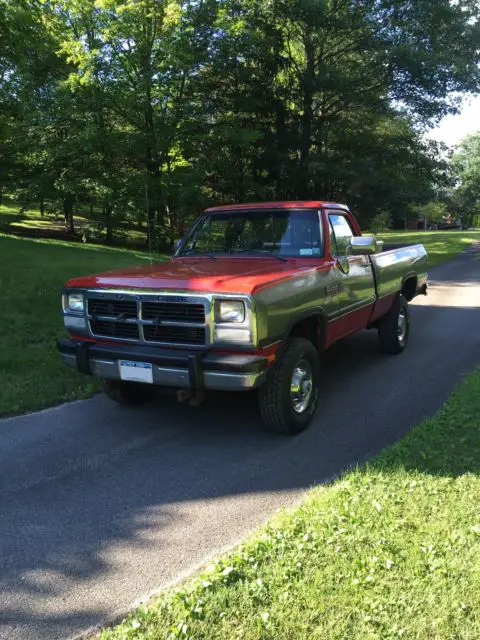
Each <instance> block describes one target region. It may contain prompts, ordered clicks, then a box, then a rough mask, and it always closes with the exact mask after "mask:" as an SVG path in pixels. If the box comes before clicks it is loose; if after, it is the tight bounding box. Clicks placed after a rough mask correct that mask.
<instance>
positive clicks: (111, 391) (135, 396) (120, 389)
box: [103, 380, 153, 406]
mask: <svg viewBox="0 0 480 640" xmlns="http://www.w3.org/2000/svg"><path fill="white" fill-rule="evenodd" d="M103 391H104V393H105V395H106V396H107V398H109V399H110V400H112V402H116V403H117V404H120V405H123V406H138V405H140V404H143V403H144V402H148V401H149V400H150V399H151V398H152V396H153V392H152V389H151V387H149V386H147V385H145V384H142V383H140V382H138V383H137V382H120V381H116V380H104V381H103Z"/></svg>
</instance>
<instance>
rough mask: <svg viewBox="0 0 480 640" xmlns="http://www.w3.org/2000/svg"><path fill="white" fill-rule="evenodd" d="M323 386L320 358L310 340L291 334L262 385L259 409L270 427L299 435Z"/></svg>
mask: <svg viewBox="0 0 480 640" xmlns="http://www.w3.org/2000/svg"><path fill="white" fill-rule="evenodd" d="M319 389H320V361H319V357H318V353H317V350H316V349H315V347H314V346H313V344H312V343H311V342H310V341H309V340H305V339H304V338H291V339H290V340H289V341H288V342H287V344H286V346H285V351H284V352H283V355H282V356H281V358H280V359H279V361H278V362H276V363H275V364H274V365H273V366H272V367H271V369H270V370H269V372H268V376H267V380H266V382H265V384H264V385H263V386H262V387H260V389H259V392H258V399H259V405H260V413H261V415H262V419H263V422H264V423H265V425H266V426H267V428H268V429H269V430H271V431H275V432H277V433H282V434H286V435H296V434H298V433H301V432H302V431H304V430H305V429H306V428H307V427H308V425H309V424H310V422H311V421H312V419H313V416H314V415H315V412H316V410H317V404H318V396H319Z"/></svg>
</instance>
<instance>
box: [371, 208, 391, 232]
mask: <svg viewBox="0 0 480 640" xmlns="http://www.w3.org/2000/svg"><path fill="white" fill-rule="evenodd" d="M391 225H392V218H391V216H390V214H389V213H387V212H385V211H384V212H382V213H377V215H376V216H374V217H373V218H372V220H371V222H370V229H371V230H372V232H373V233H375V234H376V233H382V231H388V229H390V227H391Z"/></svg>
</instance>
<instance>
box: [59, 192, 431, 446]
mask: <svg viewBox="0 0 480 640" xmlns="http://www.w3.org/2000/svg"><path fill="white" fill-rule="evenodd" d="M426 265H427V254H426V251H425V249H424V247H423V245H412V246H408V245H399V246H397V247H396V248H390V247H385V246H383V243H382V242H379V241H377V240H376V239H375V238H374V237H371V236H368V237H365V236H362V235H361V232H360V228H359V226H358V224H357V222H356V220H355V218H354V217H353V215H352V214H351V212H350V211H349V209H348V207H346V206H344V205H341V204H334V203H329V202H320V201H313V202H312V201H311V202H273V203H261V204H248V205H230V206H223V207H216V208H213V209H208V210H207V211H205V212H204V213H203V214H202V215H201V216H200V218H199V219H198V220H197V222H196V223H195V224H194V225H193V227H192V229H191V230H190V231H189V233H188V234H187V235H186V237H185V238H184V239H183V240H182V241H180V243H179V244H178V246H177V249H176V252H175V255H174V256H173V257H172V259H171V260H169V261H168V262H164V263H159V264H153V265H151V266H143V267H134V268H131V269H126V270H121V271H113V272H109V273H103V274H100V275H96V276H87V277H80V278H75V279H73V280H71V281H70V282H68V283H67V285H66V287H65V290H64V292H63V316H64V322H65V327H66V328H67V330H68V332H69V334H70V337H69V338H66V339H62V340H60V341H59V343H58V348H59V350H60V353H61V354H62V357H63V360H64V362H65V363H66V364H67V365H70V366H72V367H75V368H77V369H78V370H79V371H81V372H82V373H85V374H87V375H92V376H95V377H97V378H100V379H101V380H103V381H104V388H105V391H106V393H107V395H108V396H109V397H110V398H112V399H114V400H116V401H117V402H120V403H124V404H125V403H127V404H137V403H139V402H141V401H143V400H145V399H147V398H149V397H150V396H151V393H152V390H153V387H154V386H157V387H169V388H174V389H176V390H177V392H178V395H179V398H180V399H183V400H190V402H192V403H193V404H195V403H198V402H199V401H200V400H201V398H202V396H203V394H204V391H205V390H208V389H215V390H229V391H247V390H256V391H257V394H258V401H259V405H260V411H261V414H262V417H263V420H264V422H265V423H266V425H267V426H268V427H270V428H271V429H274V430H275V431H278V432H281V433H287V434H296V433H299V432H301V431H302V430H303V429H305V428H306V427H307V425H308V424H309V423H310V422H311V420H312V418H313V416H314V414H315V411H316V409H317V406H318V404H319V398H320V396H321V393H322V383H321V376H320V360H321V358H320V356H321V353H322V352H323V351H324V350H325V349H327V348H328V347H329V346H330V345H331V344H333V343H334V342H335V341H337V340H339V339H340V338H343V337H344V336H347V335H349V334H351V333H354V332H356V331H360V330H362V329H377V330H378V334H379V342H380V347H381V349H382V350H383V351H384V352H386V353H391V354H399V353H401V352H402V351H403V350H404V349H405V347H406V345H407V342H408V337H409V331H410V320H409V312H408V302H409V301H411V300H412V299H413V298H414V297H415V296H417V295H419V294H426V291H427V273H426Z"/></svg>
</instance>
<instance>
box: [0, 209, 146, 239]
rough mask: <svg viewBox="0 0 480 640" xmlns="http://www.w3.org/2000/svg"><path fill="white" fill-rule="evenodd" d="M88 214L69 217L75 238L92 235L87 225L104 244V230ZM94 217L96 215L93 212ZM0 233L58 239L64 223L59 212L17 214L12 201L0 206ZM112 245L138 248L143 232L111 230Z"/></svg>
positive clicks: (62, 232)
mask: <svg viewBox="0 0 480 640" xmlns="http://www.w3.org/2000/svg"><path fill="white" fill-rule="evenodd" d="M89 217H90V214H89V212H87V211H80V212H79V214H78V215H75V216H73V219H74V222H75V230H76V235H77V236H79V237H81V236H82V234H83V232H84V231H85V230H87V233H92V229H89V226H91V225H92V224H93V225H94V226H95V230H94V231H93V235H94V237H95V238H96V239H97V240H98V241H99V242H104V241H105V237H106V229H105V228H102V225H101V224H99V223H98V222H96V221H95V220H93V221H92V220H89ZM97 217H100V218H101V216H100V214H99V213H98V212H97ZM0 232H3V233H9V234H15V235H20V236H27V237H28V236H41V237H42V238H48V237H52V238H58V236H60V237H61V236H62V235H63V234H64V233H65V221H64V218H63V215H61V214H60V213H55V214H52V213H47V214H45V215H44V216H43V217H42V216H41V215H40V211H39V210H38V209H35V208H33V209H25V211H23V212H22V213H20V205H19V204H18V203H15V202H14V201H13V200H8V201H6V202H5V203H4V204H2V205H0ZM114 235H115V242H116V243H117V244H122V245H126V246H127V247H128V246H131V245H132V243H134V244H135V246H139V245H141V244H142V243H143V242H144V241H145V235H146V231H145V230H143V231H139V230H138V229H133V228H131V229H126V228H121V229H120V228H117V229H115V234H114Z"/></svg>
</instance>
